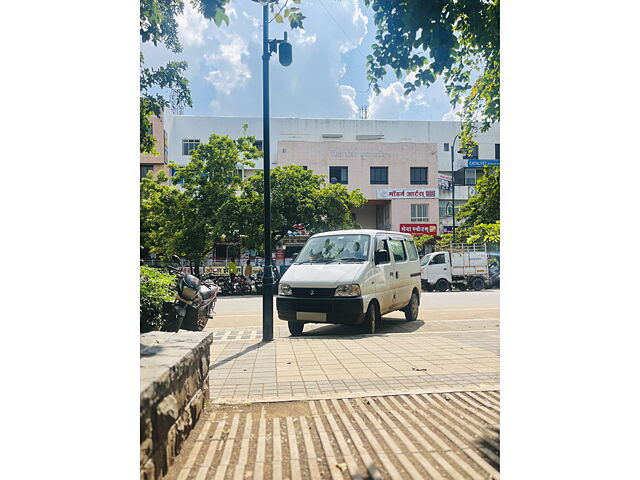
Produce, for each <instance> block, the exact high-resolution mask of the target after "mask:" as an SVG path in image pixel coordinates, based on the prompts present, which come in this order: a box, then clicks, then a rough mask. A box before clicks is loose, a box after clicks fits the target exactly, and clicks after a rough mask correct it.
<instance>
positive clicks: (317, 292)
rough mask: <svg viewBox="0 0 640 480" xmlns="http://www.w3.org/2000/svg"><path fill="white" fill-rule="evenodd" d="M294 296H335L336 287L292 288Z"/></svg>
mask: <svg viewBox="0 0 640 480" xmlns="http://www.w3.org/2000/svg"><path fill="white" fill-rule="evenodd" d="M291 290H293V296H294V297H333V294H334V293H335V291H336V289H335V288H292V289H291Z"/></svg>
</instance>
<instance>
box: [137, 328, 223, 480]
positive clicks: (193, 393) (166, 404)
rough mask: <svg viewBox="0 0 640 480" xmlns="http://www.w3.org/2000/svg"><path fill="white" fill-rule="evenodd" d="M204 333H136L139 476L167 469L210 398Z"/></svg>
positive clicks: (208, 339)
mask: <svg viewBox="0 0 640 480" xmlns="http://www.w3.org/2000/svg"><path fill="white" fill-rule="evenodd" d="M212 340H213V335H212V334H211V333H209V332H179V333H168V332H151V333H147V334H143V335H141V337H140V478H141V479H144V480H157V479H159V478H162V477H163V476H164V475H165V474H166V473H167V471H168V469H169V466H170V465H171V463H172V462H173V459H174V458H175V456H176V455H177V454H178V453H179V451H180V448H181V446H182V444H183V443H184V441H185V440H186V438H187V436H188V434H189V432H190V431H191V430H192V429H193V427H194V426H195V425H196V422H197V420H198V418H199V416H200V413H201V412H202V410H203V408H204V405H205V403H206V402H207V401H208V399H209V364H210V348H211V344H212Z"/></svg>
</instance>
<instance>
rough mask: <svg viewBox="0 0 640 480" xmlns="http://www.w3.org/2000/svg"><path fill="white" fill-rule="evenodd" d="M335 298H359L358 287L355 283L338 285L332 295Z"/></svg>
mask: <svg viewBox="0 0 640 480" xmlns="http://www.w3.org/2000/svg"><path fill="white" fill-rule="evenodd" d="M334 296H336V297H359V296H360V285H358V284H357V283H349V284H347V285H340V286H339V287H338V288H336V291H335V293H334Z"/></svg>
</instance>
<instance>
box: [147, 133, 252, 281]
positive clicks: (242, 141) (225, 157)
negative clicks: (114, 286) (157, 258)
mask: <svg viewBox="0 0 640 480" xmlns="http://www.w3.org/2000/svg"><path fill="white" fill-rule="evenodd" d="M254 142H255V138H254V137H251V136H248V137H240V138H238V139H235V140H234V139H231V138H229V137H227V136H224V137H223V136H219V135H216V134H212V135H211V136H210V137H209V142H208V143H203V144H200V145H199V146H198V148H197V149H195V150H194V151H193V152H192V155H191V161H190V162H189V163H188V164H187V165H185V166H184V167H179V166H178V165H176V164H175V163H172V164H170V165H171V167H172V168H174V169H176V173H175V175H174V176H173V183H174V184H179V188H176V187H175V186H167V185H161V184H160V183H159V182H160V180H157V181H154V180H153V179H152V178H151V175H149V176H148V177H147V178H143V179H142V183H141V211H140V218H141V242H142V246H143V247H146V248H148V249H149V250H150V251H151V252H154V253H158V254H160V255H161V256H164V257H169V256H171V255H173V254H176V255H180V256H183V257H186V258H188V259H189V260H190V261H192V262H193V263H194V264H195V269H196V271H198V270H199V267H200V263H201V261H202V259H203V258H204V257H205V255H206V254H207V253H208V252H210V251H211V250H212V249H213V246H214V244H215V242H216V241H217V240H219V239H220V238H221V237H222V235H224V234H225V230H224V228H223V226H224V222H222V221H221V218H222V215H221V213H222V210H223V206H224V205H225V203H226V202H227V200H228V199H229V198H234V197H235V195H236V192H237V191H238V190H239V189H240V186H241V179H240V176H239V173H238V165H252V160H253V159H255V158H258V157H260V156H261V155H262V154H261V152H260V151H259V150H258V149H257V148H256V147H255V145H254Z"/></svg>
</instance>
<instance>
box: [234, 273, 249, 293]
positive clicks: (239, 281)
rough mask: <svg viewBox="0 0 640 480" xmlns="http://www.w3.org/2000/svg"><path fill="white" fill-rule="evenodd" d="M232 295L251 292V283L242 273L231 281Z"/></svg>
mask: <svg viewBox="0 0 640 480" xmlns="http://www.w3.org/2000/svg"><path fill="white" fill-rule="evenodd" d="M231 283H232V285H233V294H234V295H246V294H249V293H251V284H250V283H249V282H247V279H246V277H245V276H244V275H236V276H235V277H234V278H233V280H232V281H231Z"/></svg>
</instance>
